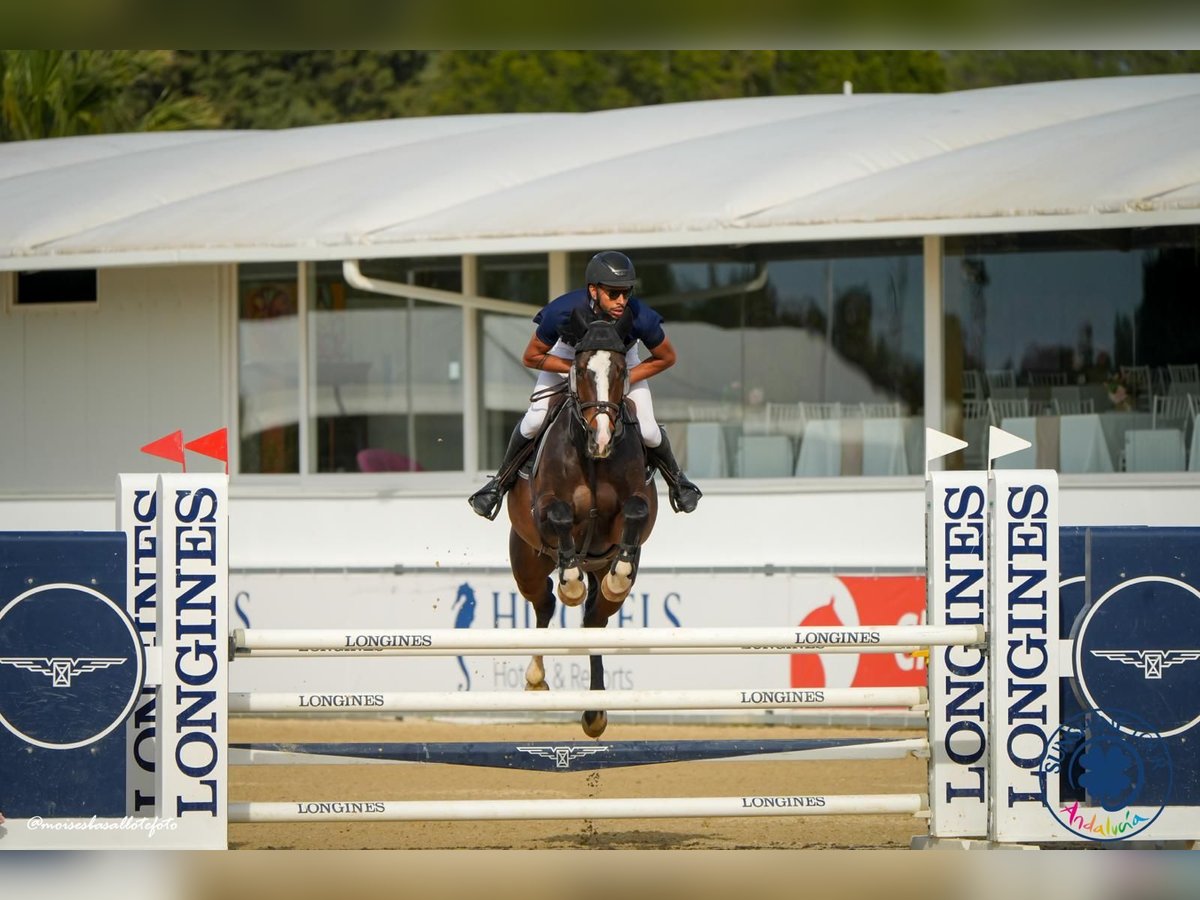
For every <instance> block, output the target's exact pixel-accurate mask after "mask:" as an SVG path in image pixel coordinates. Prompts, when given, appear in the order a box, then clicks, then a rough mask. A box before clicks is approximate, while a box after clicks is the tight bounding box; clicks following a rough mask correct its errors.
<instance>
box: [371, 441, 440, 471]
mask: <svg viewBox="0 0 1200 900" xmlns="http://www.w3.org/2000/svg"><path fill="white" fill-rule="evenodd" d="M355 458H356V459H357V460H358V470H359V471H360V472H423V471H425V470H424V469H423V468H421V464H420V463H419V462H417V461H416V460H414V459H409V458H408V457H407V456H405V455H404V454H402V453H397V452H396V451H395V450H388V449H386V448H384V447H368V448H367V449H365V450H359V451H358V455H357V456H356V457H355Z"/></svg>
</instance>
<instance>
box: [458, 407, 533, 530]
mask: <svg viewBox="0 0 1200 900" xmlns="http://www.w3.org/2000/svg"><path fill="white" fill-rule="evenodd" d="M531 443H533V438H527V437H525V435H523V434H521V424H520V423H519V422H518V423H517V427H516V428H514V429H513V433H512V436H511V437H510V438H509V439H508V449H507V450H505V451H504V459H502V460H501V461H500V468H499V469H498V470H497V471H496V477H495V478H492V479H490V480H489V481H488V483H487V484H485V485H484V486H483V487H481V488H480V489H479V490H477V491H476V492H475V493H473V494H472V495H471V496H470V497H468V498H467V502H468V503H469V504H471V509H473V510H475V512H476V513H478V514H479V515H481V516H483V517H484V518H485V519H495V518H496V516H497V514H498V513H499V512H500V501H501V500H502V499H504V494H505V492H506V491H507V490H508V489H509V488H511V487H512V486H513V483H514V482H515V481H516V480H517V471H518V470H519V469H520V467H521V462H522V461H523V458H524V455H525V454H524V450H525V448H526V447H528V446H529V445H530V444H531Z"/></svg>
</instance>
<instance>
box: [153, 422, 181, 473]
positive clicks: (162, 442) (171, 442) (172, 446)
mask: <svg viewBox="0 0 1200 900" xmlns="http://www.w3.org/2000/svg"><path fill="white" fill-rule="evenodd" d="M142 452H143V453H148V454H149V455H150V456H161V457H162V458H163V459H169V460H171V461H172V462H177V463H179V464H180V465H181V466H183V471H185V472H186V471H187V463H186V462H184V459H183V432H182V431H173V432H171V433H170V434H168V435H166V436H165V437H160V438H159V439H158V440H157V441H151V442H150V443H148V444H147V445H146V446H145V447H143V448H142Z"/></svg>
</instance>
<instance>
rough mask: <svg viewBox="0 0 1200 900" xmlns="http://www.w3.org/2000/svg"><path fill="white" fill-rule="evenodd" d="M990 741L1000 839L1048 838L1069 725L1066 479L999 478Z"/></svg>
mask: <svg viewBox="0 0 1200 900" xmlns="http://www.w3.org/2000/svg"><path fill="white" fill-rule="evenodd" d="M990 506H991V511H992V517H991V520H990V526H991V547H992V552H991V568H992V573H991V583H990V585H989V590H990V599H989V602H990V607H991V608H990V626H991V627H990V631H989V634H990V646H989V650H990V662H991V665H992V667H993V673H992V675H993V678H992V690H991V695H990V697H989V698H988V701H989V704H990V709H989V710H988V715H989V728H988V735H989V737H990V741H991V746H990V752H989V758H990V760H991V763H992V767H991V768H992V771H991V774H992V778H993V779H994V780H995V783H994V785H993V788H992V791H993V796H994V797H995V802H994V803H993V804H992V810H991V819H992V828H991V835H992V839H993V840H998V841H1035V840H1045V839H1046V837H1045V835H1046V832H1047V827H1048V825H1049V824H1050V823H1049V822H1048V819H1047V816H1046V807H1048V806H1049V807H1055V806H1056V805H1057V803H1058V785H1057V782H1055V781H1053V780H1049V779H1046V778H1045V777H1044V771H1043V769H1042V765H1043V762H1044V760H1045V759H1046V757H1047V753H1048V752H1049V751H1050V749H1051V744H1052V742H1053V740H1054V739H1055V733H1056V731H1057V729H1058V725H1059V722H1060V718H1059V699H1058V698H1059V695H1058V690H1059V683H1058V678H1059V666H1058V657H1059V651H1058V639H1059V604H1058V582H1059V535H1058V473H1056V472H1054V471H1052V470H1036V469H1035V470H1018V469H1002V470H995V471H993V473H992V480H991V496H990Z"/></svg>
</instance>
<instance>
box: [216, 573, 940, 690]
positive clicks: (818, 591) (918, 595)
mask: <svg viewBox="0 0 1200 900" xmlns="http://www.w3.org/2000/svg"><path fill="white" fill-rule="evenodd" d="M230 587H231V594H230V596H231V608H230V611H229V621H230V626H231V627H234V628H238V627H253V628H340V627H351V628H353V627H360V628H388V627H393V626H395V627H400V626H403V627H406V628H474V629H487V628H532V627H533V626H534V623H533V615H532V609H531V608H530V606H529V604H528V602H526V601H525V599H524V598H522V597H521V595H520V594H518V593H517V592H516V589H515V587H514V586H513V584H512V581H511V579H510V578H506V577H503V576H500V575H495V576H478V575H468V576H464V577H455V576H454V575H453V574H452V573H450V574H447V575H446V576H440V575H404V576H401V577H395V576H386V575H367V574H346V575H320V576H314V575H312V574H308V573H305V574H297V575H286V574H285V575H280V574H278V573H270V574H264V575H256V574H243V575H234V576H232V577H231V584H230ZM580 616H581V614H580V610H579V608H575V609H566V608H563V607H562V606H561V605H560V607H559V612H558V615H557V618H556V621H555V623H554V624H555V627H558V626H567V627H578V626H579V625H580V624H581V622H580ZM924 616H925V581H924V579H923V578H922V577H921V576H919V575H912V576H908V575H903V576H878V577H860V576H854V577H849V576H841V577H839V576H834V575H807V574H806V575H769V576H768V575H752V574H729V575H720V574H717V575H714V574H712V573H697V574H694V575H692V574H670V575H655V574H643V575H642V576H641V577H639V578H638V582H637V585H636V586H635V588H634V591H633V593H631V594H630V596H629V598H628V599H627V600H626V601H625V603H624V605H623V606H622V608H621V611H620V614H619V616H615V617H614V618H613V619H612V620H611V621H610V622H609V625H608V627H609V628H645V627H654V628H670V627H685V628H697V627H718V626H764V627H769V626H792V625H809V626H828V625H847V626H856V625H919V624H923V623H924ZM356 655H357V656H363V655H367V656H368V658H366V659H362V658H357V659H355V660H354V661H353V662H349V663H348V662H347V661H346V660H345V659H344V658H339V657H338V656H337V655H336V654H334V655H332V656H331V655H323V656H321V657H319V658H310V659H305V658H272V659H261V660H255V659H243V660H239V661H238V663H237V665H235V666H233V667H232V669H231V672H232V676H231V684H230V689H231V690H233V691H294V690H297V689H317V690H326V691H346V692H355V691H377V690H382V689H385V688H386V689H387V690H395V691H402V690H411V689H414V688H419V689H420V690H429V691H454V690H463V691H468V690H482V691H487V690H519V689H521V688H523V687H524V684H525V675H524V673H525V667H526V666H527V665H528V662H529V660H528V657H527V656H510V657H495V656H482V657H469V656H464V657H423V658H414V657H409V658H404V657H400V656H393V655H389V656H383V655H379V656H376V657H374V658H371V657H370V655H369V654H361V653H357V654H356ZM604 662H605V668H606V676H607V677H606V683H607V685H608V687H609V688H610V689H613V690H630V689H634V688H637V689H643V690H648V689H663V690H669V689H676V688H678V689H683V688H701V689H702V688H713V689H720V688H729V687H730V686H738V687H744V688H781V687H874V686H910V685H924V684H925V669H924V661H923V660H921V659H915V658H913V657H911V656H909V655H907V654H904V653H880V654H856V653H824V654H790V655H789V654H772V655H724V656H721V657H720V658H719V665H714V662H715V659H714V657H712V656H711V655H670V656H666V655H659V656H641V655H619V656H618V655H611V656H606V657H605V659H604ZM546 663H547V680H548V681H549V683H550V686H551V688H552V689H559V690H563V689H578V690H584V689H586V688H587V687H588V662H587V658H586V657H583V656H553V657H547V658H546Z"/></svg>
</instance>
